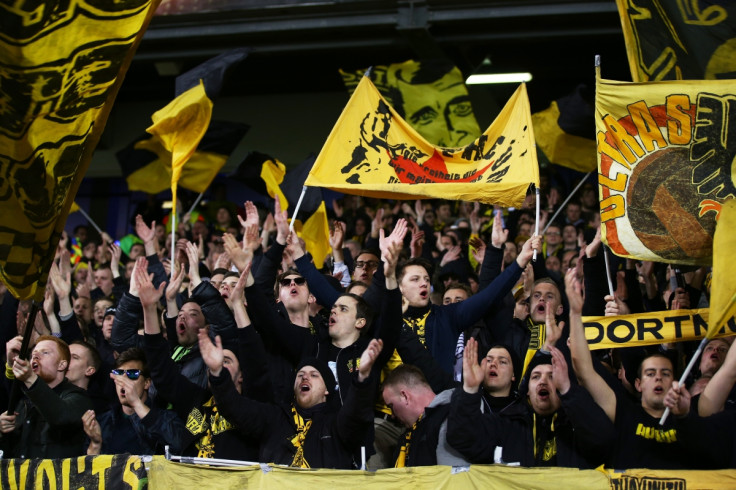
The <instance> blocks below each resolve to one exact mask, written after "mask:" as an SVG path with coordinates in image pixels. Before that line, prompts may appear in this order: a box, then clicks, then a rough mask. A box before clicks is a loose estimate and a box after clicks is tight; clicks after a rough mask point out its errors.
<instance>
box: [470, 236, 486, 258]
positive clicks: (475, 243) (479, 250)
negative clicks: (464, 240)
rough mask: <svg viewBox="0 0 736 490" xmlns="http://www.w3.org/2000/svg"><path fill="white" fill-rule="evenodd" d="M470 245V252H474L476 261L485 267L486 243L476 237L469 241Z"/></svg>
mask: <svg viewBox="0 0 736 490" xmlns="http://www.w3.org/2000/svg"><path fill="white" fill-rule="evenodd" d="M468 245H470V251H471V252H472V254H473V258H474V259H475V261H476V262H478V263H479V264H481V265H483V259H484V258H485V256H486V242H484V241H483V240H481V239H480V238H478V237H477V236H474V237H472V238H471V239H470V240H468Z"/></svg>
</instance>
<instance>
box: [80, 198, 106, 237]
mask: <svg viewBox="0 0 736 490" xmlns="http://www.w3.org/2000/svg"><path fill="white" fill-rule="evenodd" d="M79 212H80V213H82V216H84V218H85V219H86V220H87V221H89V224H90V225H92V226H93V227H94V229H95V230H97V233H99V234H100V236H101V237H102V236H104V235H103V233H104V231H102V229H101V228H100V227H99V226H97V223H95V222H94V220H93V219H92V218H90V216H89V215H88V214H87V211H85V210H84V209H82V207H81V206H80V207H79ZM103 240H104V238H103Z"/></svg>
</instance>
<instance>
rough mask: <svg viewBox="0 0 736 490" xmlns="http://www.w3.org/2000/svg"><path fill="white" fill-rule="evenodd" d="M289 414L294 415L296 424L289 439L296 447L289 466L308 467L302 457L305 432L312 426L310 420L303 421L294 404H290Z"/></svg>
mask: <svg viewBox="0 0 736 490" xmlns="http://www.w3.org/2000/svg"><path fill="white" fill-rule="evenodd" d="M291 415H292V416H293V417H294V425H295V426H296V435H295V436H294V438H293V439H291V443H292V444H293V445H294V447H295V448H296V453H295V454H294V459H293V460H292V461H291V464H290V465H289V466H292V467H295V468H309V467H310V466H309V463H307V460H306V459H305V458H304V440H305V439H306V438H307V432H308V431H309V428H310V427H311V426H312V421H311V420H307V421H306V422H305V421H304V417H302V416H301V415H299V412H297V411H296V407H294V405H292V406H291Z"/></svg>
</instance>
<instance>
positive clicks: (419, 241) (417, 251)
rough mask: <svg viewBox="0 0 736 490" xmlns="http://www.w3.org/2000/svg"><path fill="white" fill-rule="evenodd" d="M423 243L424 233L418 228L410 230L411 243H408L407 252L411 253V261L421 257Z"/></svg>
mask: <svg viewBox="0 0 736 490" xmlns="http://www.w3.org/2000/svg"><path fill="white" fill-rule="evenodd" d="M424 241H425V240H424V232H423V231H422V230H420V229H419V227H418V226H414V227H413V228H412V230H411V242H410V243H409V250H410V252H411V258H412V259H413V258H414V257H421V256H422V248H423V247H424Z"/></svg>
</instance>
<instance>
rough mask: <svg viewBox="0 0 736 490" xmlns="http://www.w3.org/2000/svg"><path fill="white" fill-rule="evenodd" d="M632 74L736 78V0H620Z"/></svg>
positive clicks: (640, 76)
mask: <svg viewBox="0 0 736 490" xmlns="http://www.w3.org/2000/svg"><path fill="white" fill-rule="evenodd" d="M616 3H617V4H618V10H619V14H620V15H621V27H622V28H623V31H624V40H625V41H626V52H627V55H628V58H629V67H630V68H631V77H632V79H633V80H634V81H636V82H646V81H649V80H652V81H654V80H701V79H724V78H736V2H733V0H707V1H704V0H678V1H661V0H616Z"/></svg>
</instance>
